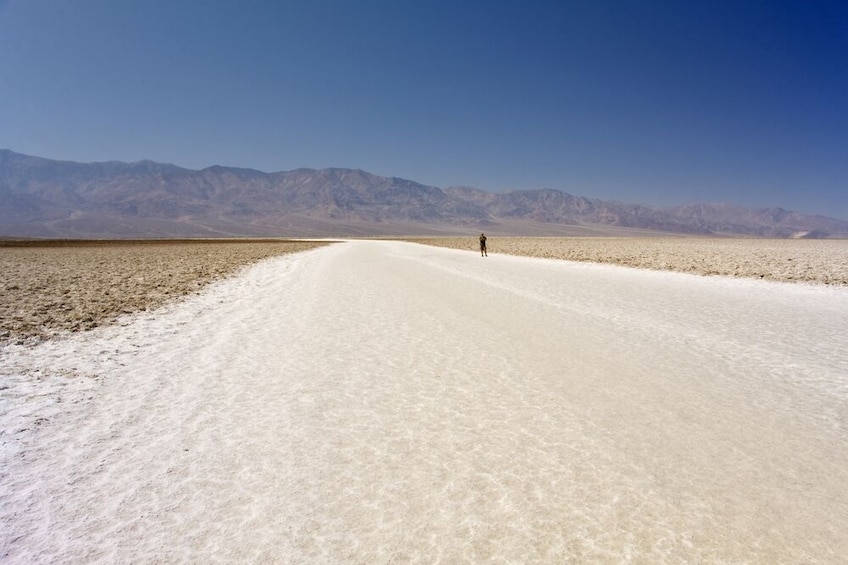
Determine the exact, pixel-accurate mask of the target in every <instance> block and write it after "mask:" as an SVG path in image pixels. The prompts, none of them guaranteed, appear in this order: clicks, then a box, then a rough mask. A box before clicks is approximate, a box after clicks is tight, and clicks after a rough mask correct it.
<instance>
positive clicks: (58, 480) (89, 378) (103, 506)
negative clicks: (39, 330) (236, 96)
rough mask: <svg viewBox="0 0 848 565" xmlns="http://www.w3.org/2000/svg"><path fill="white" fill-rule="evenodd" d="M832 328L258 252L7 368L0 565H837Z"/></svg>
mask: <svg viewBox="0 0 848 565" xmlns="http://www.w3.org/2000/svg"><path fill="white" fill-rule="evenodd" d="M493 243H494V242H493ZM846 320H848V289H844V288H825V287H812V286H804V285H788V284H778V283H765V282H760V281H745V280H733V279H725V278H703V277H695V276H688V275H680V274H673V273H660V272H650V271H640V270H633V269H626V268H620V267H611V266H599V265H587V264H578V263H568V262H561V261H548V260H540V259H528V258H518V257H506V256H497V255H494V254H493V255H491V256H490V257H488V258H486V259H484V258H481V257H479V256H477V255H476V254H474V253H470V252H464V251H455V250H448V249H439V248H431V247H424V246H417V245H413V244H406V243H400V242H361V241H360V242H347V243H342V244H338V245H334V246H330V247H326V248H321V249H317V250H313V251H309V252H306V253H302V254H298V255H294V256H285V257H279V258H275V259H271V260H268V261H265V262H263V263H261V264H258V265H256V266H254V267H252V268H250V269H249V270H247V271H245V272H243V273H242V274H240V275H239V276H237V277H235V278H232V279H229V280H226V281H221V282H219V283H216V284H214V285H212V286H211V287H209V288H208V289H207V290H206V291H205V292H204V293H203V294H201V295H199V296H195V297H192V298H189V299H187V300H186V301H185V302H182V303H180V304H178V305H175V306H172V307H170V308H168V309H165V310H159V311H156V312H152V313H147V314H142V315H140V316H136V317H132V318H129V319H127V320H125V321H124V322H123V324H122V325H120V326H118V327H111V328H102V329H99V330H96V331H94V332H91V333H88V334H84V335H76V336H73V337H71V338H68V339H64V340H55V341H52V342H48V343H45V344H42V345H40V346H38V347H35V348H32V347H30V348H24V347H7V348H5V350H2V351H0V362H1V363H0V374H2V381H0V383H2V384H0V388H2V389H3V390H2V391H0V394H2V404H0V424H2V436H0V449H1V450H2V451H0V465H1V466H0V473H2V475H0V560H2V561H3V562H4V563H48V562H50V563H96V562H100V563H119V562H120V563H129V562H162V563H177V562H187V563H188V562H191V563H215V562H219V563H232V562H250V563H259V562H283V563H286V562H292V563H389V562H396V563H415V562H422V563H439V562H442V563H462V562H467V563H481V562H498V563H533V562H547V563H561V562H563V561H566V560H569V559H571V560H573V561H576V562H593V563H605V562H606V563H623V562H633V563H663V562H666V563H679V562H684V561H688V562H746V563H836V562H839V561H840V560H842V559H844V558H845V556H846V555H848V535H846V532H848V425H847V424H848V402H846V401H848V353H846V348H845V330H846Z"/></svg>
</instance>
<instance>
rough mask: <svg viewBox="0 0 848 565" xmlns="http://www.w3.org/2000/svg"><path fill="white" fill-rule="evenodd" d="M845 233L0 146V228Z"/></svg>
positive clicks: (547, 195) (44, 234) (360, 174)
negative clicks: (47, 154)
mask: <svg viewBox="0 0 848 565" xmlns="http://www.w3.org/2000/svg"><path fill="white" fill-rule="evenodd" d="M480 231H486V232H489V233H491V234H497V235H557V236H566V235H585V236H591V235H651V234H691V235H733V236H758V237H784V238H785V237H807V238H828V237H848V221H844V220H839V219H835V218H828V217H824V216H813V215H805V214H800V213H796V212H791V211H788V210H783V209H781V208H768V209H748V208H741V207H736V206H731V205H719V204H696V205H690V206H677V207H673V208H663V209H660V208H651V207H647V206H642V205H635V204H626V203H621V202H612V201H605V200H599V199H593V198H585V197H582V196H574V195H571V194H568V193H565V192H562V191H559V190H551V189H539V190H521V191H509V192H502V193H492V192H486V191H483V190H479V189H475V188H469V187H447V188H439V187H435V186H427V185H423V184H419V183H417V182H414V181H411V180H406V179H401V178H396V177H381V176H377V175H373V174H371V173H368V172H365V171H361V170H358V169H335V168H333V169H320V170H316V169H296V170H293V171H285V172H276V173H264V172H260V171H256V170H252V169H240V168H233V167H221V166H215V167H209V168H206V169H202V170H199V171H198V170H190V169H185V168H181V167H178V166H175V165H169V164H162V163H155V162H152V161H141V162H136V163H123V162H117V161H110V162H102V163H76V162H70V161H56V160H50V159H43V158H40V157H33V156H28V155H22V154H19V153H15V152H12V151H9V150H0V237H7V238H136V237H162V238H170V237H345V236H348V237H366V236H415V235H462V234H473V233H476V232H480Z"/></svg>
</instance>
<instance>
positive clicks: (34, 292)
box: [0, 240, 327, 344]
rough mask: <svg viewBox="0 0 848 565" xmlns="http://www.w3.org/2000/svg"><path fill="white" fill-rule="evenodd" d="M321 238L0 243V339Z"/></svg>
mask: <svg viewBox="0 0 848 565" xmlns="http://www.w3.org/2000/svg"><path fill="white" fill-rule="evenodd" d="M326 244H327V242H315V241H292V240H226V241H221V240H218V241H215V240H147V241H144V240H142V241H50V242H2V243H0V296H1V297H2V300H0V344H3V343H9V342H21V341H24V340H31V339H35V340H38V339H42V338H45V337H49V336H50V335H52V334H55V333H56V332H57V331H62V330H66V331H67V330H70V331H79V330H86V329H90V328H93V327H96V326H98V325H103V324H107V323H109V322H112V321H114V320H115V319H117V318H118V317H119V316H121V315H122V314H128V313H132V312H138V311H142V310H147V309H151V308H155V307H156V306H159V305H162V304H164V303H165V302H167V301H170V300H173V299H176V298H179V297H180V296H184V295H186V294H190V293H192V292H195V291H197V290H198V289H200V288H201V287H203V286H204V285H206V284H208V283H210V282H212V281H214V280H217V279H219V278H221V277H225V276H227V275H230V274H232V273H234V272H236V271H237V270H238V269H240V268H242V267H244V266H246V265H249V264H252V263H255V262H257V261H260V260H262V259H265V258H268V257H272V256H276V255H282V254H286V253H296V252H299V251H305V250H307V249H312V248H314V247H317V246H320V245H326Z"/></svg>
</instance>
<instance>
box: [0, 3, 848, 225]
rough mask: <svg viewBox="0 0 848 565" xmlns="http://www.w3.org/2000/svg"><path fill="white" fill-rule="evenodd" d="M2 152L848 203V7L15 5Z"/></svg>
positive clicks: (843, 207)
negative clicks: (349, 170) (355, 170)
mask: <svg viewBox="0 0 848 565" xmlns="http://www.w3.org/2000/svg"><path fill="white" fill-rule="evenodd" d="M0 148H6V149H11V150H13V151H18V152H21V153H28V154H33V155H39V156H43V157H48V158H54V159H68V160H74V161H83V162H89V161H107V160H122V161H137V160H141V159H152V160H155V161H161V162H169V163H174V164H177V165H181V166H184V167H189V168H203V167H206V166H210V165H214V164H220V165H230V166H239V167H249V168H255V169H259V170H263V171H268V172H270V171H280V170H290V169H295V168H298V167H314V168H321V167H331V166H332V167H351V168H361V169H365V170H367V171H369V172H372V173H376V174H380V175H385V176H399V177H404V178H408V179H412V180H415V181H418V182H422V183H425V184H432V185H436V186H441V187H445V186H449V185H470V186H476V187H478V188H483V189H486V190H494V191H499V190H503V189H529V188H556V189H560V190H564V191H566V192H570V193H572V194H577V195H582V196H589V197H597V198H605V199H616V200H622V201H625V202H632V203H646V204H650V205H673V204H685V203H695V202H729V203H735V204H740V205H744V206H753V207H768V206H782V207H784V208H788V209H793V210H798V211H802V212H814V213H822V214H825V215H830V216H835V217H841V218H846V219H848V2H845V0H837V1H833V2H824V1H816V0H809V1H805V0H797V1H792V2H789V1H783V0H706V1H703V2H692V1H688V0H687V1H680V0H669V1H649V2H646V1H635V0H634V1H614V2H607V1H595V0H585V1H580V2H570V1H566V0H560V1H544V0H539V1H534V0H515V1H498V0H479V1H462V0H450V1H442V0H414V1H412V0H409V1H406V0H382V1H377V0H302V1H297V2H294V1H285V0H280V1H258V0H135V1H130V0H125V1H124V0H73V1H71V0H0Z"/></svg>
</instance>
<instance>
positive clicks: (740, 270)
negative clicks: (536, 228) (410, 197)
mask: <svg viewBox="0 0 848 565" xmlns="http://www.w3.org/2000/svg"><path fill="white" fill-rule="evenodd" d="M409 241H415V242H417V243H425V244H428V245H437V246H441V247H450V248H453V249H468V250H472V251H475V252H477V253H479V250H478V242H477V239H476V238H468V237H452V238H447V237H446V238H422V239H415V240H409ZM488 250H489V252H490V253H493V254H496V253H505V254H507V255H523V256H527V257H546V258H551V259H565V260H568V261H588V262H594V263H613V264H616V265H624V266H628V267H638V268H644V269H655V270H663V271H678V272H683V273H693V274H699V275H723V276H731V277H743V278H754V279H768V280H774V281H781V282H807V283H819V284H827V285H848V240H799V239H722V238H688V237H680V238H674V237H666V238H659V237H658V238H636V237H568V238H560V237H509V238H491V237H490V238H488Z"/></svg>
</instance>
